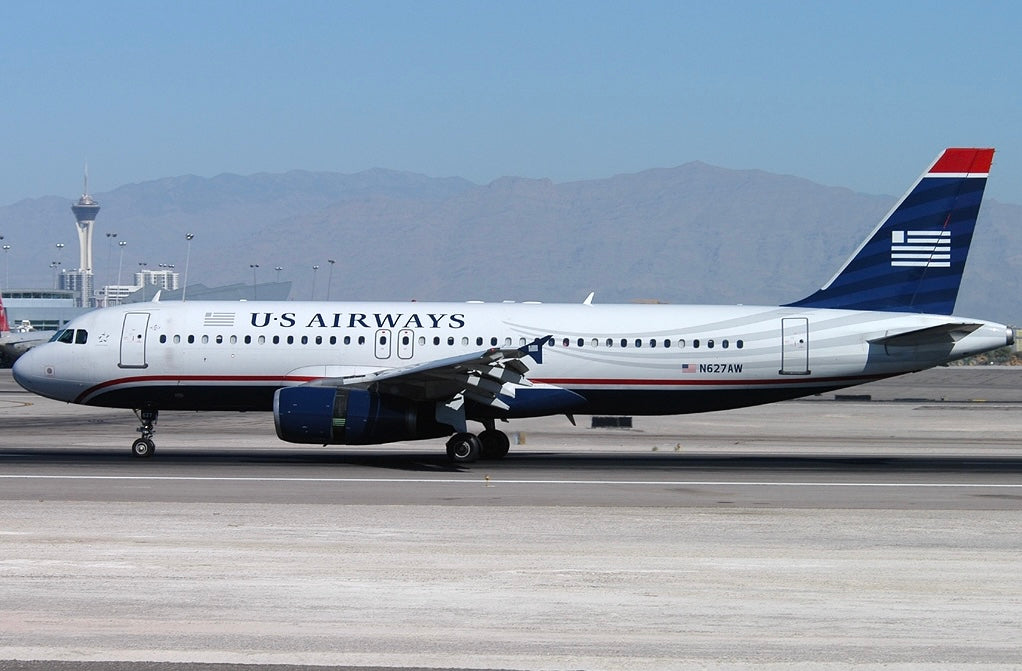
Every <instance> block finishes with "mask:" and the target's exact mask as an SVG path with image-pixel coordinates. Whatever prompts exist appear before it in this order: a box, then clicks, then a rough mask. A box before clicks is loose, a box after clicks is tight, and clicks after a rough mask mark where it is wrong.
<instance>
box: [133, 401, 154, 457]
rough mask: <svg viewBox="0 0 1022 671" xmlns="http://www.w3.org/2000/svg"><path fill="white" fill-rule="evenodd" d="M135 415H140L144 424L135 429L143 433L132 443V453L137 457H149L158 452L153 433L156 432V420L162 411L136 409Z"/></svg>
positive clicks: (139, 419)
mask: <svg viewBox="0 0 1022 671" xmlns="http://www.w3.org/2000/svg"><path fill="white" fill-rule="evenodd" d="M135 416H136V417H138V421H139V424H141V425H142V426H140V427H138V428H137V429H135V430H136V431H138V432H139V433H140V434H142V437H141V438H137V439H136V440H135V442H134V443H132V444H131V453H132V454H133V455H135V456H136V457H139V458H143V459H148V458H149V457H151V456H153V453H154V452H156V443H154V442H153V434H154V433H156V420H157V419H159V417H160V411H159V410H151V409H145V410H135Z"/></svg>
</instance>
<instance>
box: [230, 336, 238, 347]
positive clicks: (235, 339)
mask: <svg viewBox="0 0 1022 671" xmlns="http://www.w3.org/2000/svg"><path fill="white" fill-rule="evenodd" d="M231 344H232V345H237V344H238V336H236V335H232V336H231Z"/></svg>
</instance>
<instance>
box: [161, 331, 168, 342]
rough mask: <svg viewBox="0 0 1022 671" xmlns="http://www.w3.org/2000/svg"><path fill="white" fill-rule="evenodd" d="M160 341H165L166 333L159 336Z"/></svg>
mask: <svg viewBox="0 0 1022 671" xmlns="http://www.w3.org/2000/svg"><path fill="white" fill-rule="evenodd" d="M160 342H161V343H166V342H167V334H166V333H164V334H163V335H161V336H160Z"/></svg>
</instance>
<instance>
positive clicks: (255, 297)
mask: <svg viewBox="0 0 1022 671" xmlns="http://www.w3.org/2000/svg"><path fill="white" fill-rule="evenodd" d="M248 267H249V268H251V269H252V300H258V299H259V297H258V296H257V295H256V269H258V268H259V264H258V263H250V264H248Z"/></svg>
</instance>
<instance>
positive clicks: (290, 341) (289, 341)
mask: <svg viewBox="0 0 1022 671" xmlns="http://www.w3.org/2000/svg"><path fill="white" fill-rule="evenodd" d="M287 344H288V345H294V344H295V337H294V336H288V337H287Z"/></svg>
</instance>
